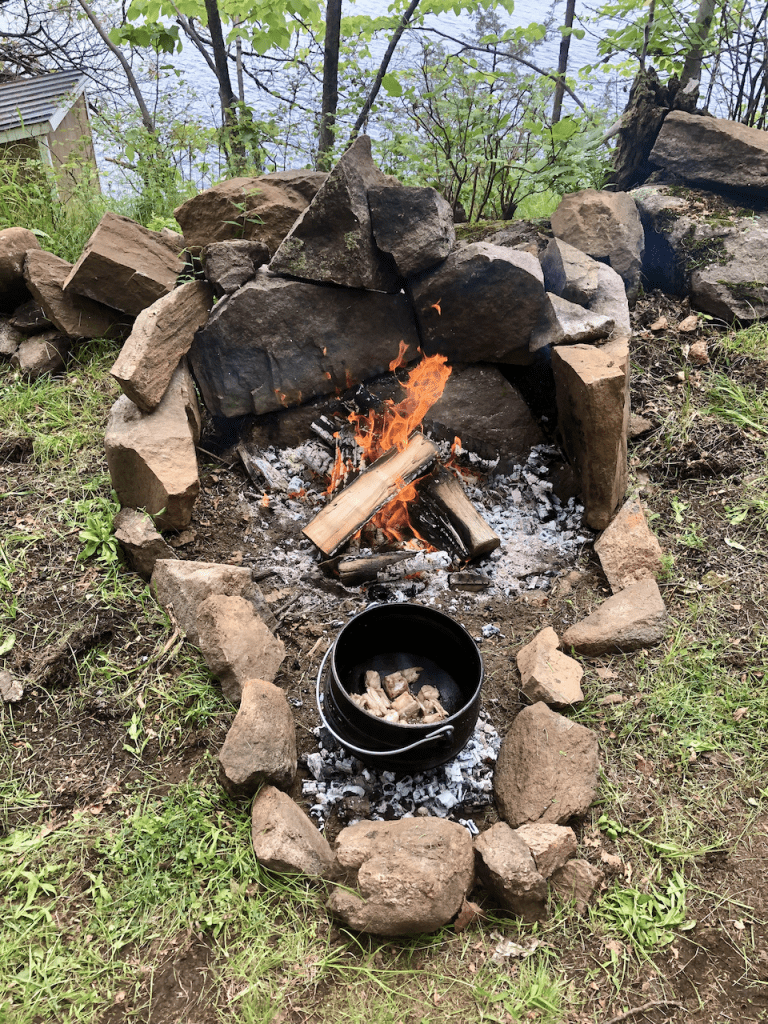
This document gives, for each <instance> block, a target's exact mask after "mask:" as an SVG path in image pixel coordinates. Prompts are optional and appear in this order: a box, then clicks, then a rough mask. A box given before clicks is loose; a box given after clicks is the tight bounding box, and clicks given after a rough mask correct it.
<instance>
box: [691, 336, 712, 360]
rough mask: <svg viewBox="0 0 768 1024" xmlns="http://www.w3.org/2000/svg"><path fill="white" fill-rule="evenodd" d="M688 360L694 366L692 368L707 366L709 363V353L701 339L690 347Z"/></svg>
mask: <svg viewBox="0 0 768 1024" xmlns="http://www.w3.org/2000/svg"><path fill="white" fill-rule="evenodd" d="M688 359H689V360H690V361H691V362H692V363H693V364H694V366H706V365H707V363H708V362H709V351H708V349H707V343H706V341H704V339H703V338H702V339H701V340H700V341H696V342H694V344H693V345H691V348H690V351H689V352H688Z"/></svg>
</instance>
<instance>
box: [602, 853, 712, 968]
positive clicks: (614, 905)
mask: <svg viewBox="0 0 768 1024" xmlns="http://www.w3.org/2000/svg"><path fill="white" fill-rule="evenodd" d="M685 896H686V884H685V879H684V878H683V875H682V873H681V872H680V871H674V872H673V873H672V877H671V878H670V879H669V881H668V882H667V884H666V886H664V887H663V888H662V889H659V888H658V887H657V886H655V885H653V884H652V883H651V884H649V885H648V891H647V892H641V891H640V890H639V889H636V888H624V887H622V886H620V885H617V886H616V887H615V888H614V889H613V890H611V892H609V893H607V895H605V896H604V897H603V899H602V900H601V901H600V903H599V905H598V906H597V908H596V910H595V911H594V913H595V916H596V917H597V918H598V919H599V920H600V921H601V922H602V923H603V924H604V925H605V927H606V928H608V929H609V930H610V931H614V932H618V933H619V935H621V936H623V938H625V939H627V940H628V941H629V942H630V943H631V944H632V945H633V946H634V947H635V949H636V950H638V952H646V953H647V952H650V951H652V950H653V949H656V948H657V947H659V946H666V945H668V943H670V942H672V941H673V939H674V938H675V929H682V930H688V929H690V928H693V927H694V925H695V924H696V922H695V921H688V920H686V916H685Z"/></svg>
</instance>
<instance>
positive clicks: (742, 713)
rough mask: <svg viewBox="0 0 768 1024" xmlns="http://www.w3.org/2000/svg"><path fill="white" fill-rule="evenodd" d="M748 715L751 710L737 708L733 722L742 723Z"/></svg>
mask: <svg viewBox="0 0 768 1024" xmlns="http://www.w3.org/2000/svg"><path fill="white" fill-rule="evenodd" d="M748 714H749V708H736V710H735V711H734V712H733V720H734V722H740V721H741V720H742V718H746V717H747V715H748Z"/></svg>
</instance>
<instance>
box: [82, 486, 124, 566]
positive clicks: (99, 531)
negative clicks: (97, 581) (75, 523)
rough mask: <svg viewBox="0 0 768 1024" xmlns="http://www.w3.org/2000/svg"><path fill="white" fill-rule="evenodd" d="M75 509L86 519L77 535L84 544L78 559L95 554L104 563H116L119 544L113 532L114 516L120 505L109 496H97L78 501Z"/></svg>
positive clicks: (91, 556)
mask: <svg viewBox="0 0 768 1024" xmlns="http://www.w3.org/2000/svg"><path fill="white" fill-rule="evenodd" d="M75 509H76V512H77V514H78V517H84V519H85V526H84V527H83V529H82V530H80V532H79V533H78V535H77V536H78V539H79V540H80V542H81V544H82V545H83V547H82V550H81V551H80V554H79V555H78V560H80V559H87V558H93V557H94V556H95V558H96V561H97V562H101V564H102V565H106V566H110V565H114V564H115V563H116V562H117V561H118V558H119V546H118V543H117V538H116V537H115V535H114V533H113V529H114V518H115V516H116V515H117V513H118V512H119V511H120V506H119V505H117V504H116V503H115V502H114V501H111V500H109V499H108V498H104V497H102V496H97V497H94V498H84V499H82V500H81V501H78V502H77V503H76V505H75Z"/></svg>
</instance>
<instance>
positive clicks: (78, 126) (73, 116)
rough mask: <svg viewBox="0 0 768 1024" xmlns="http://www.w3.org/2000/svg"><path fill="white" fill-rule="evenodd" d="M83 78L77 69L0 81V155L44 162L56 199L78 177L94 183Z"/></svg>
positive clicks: (65, 197) (64, 196) (70, 188)
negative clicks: (48, 171)
mask: <svg viewBox="0 0 768 1024" xmlns="http://www.w3.org/2000/svg"><path fill="white" fill-rule="evenodd" d="M87 81H88V79H87V77H86V76H85V75H84V74H83V73H82V72H81V71H55V72H52V73H51V74H46V75H37V76H36V77H35V78H16V79H14V80H12V81H10V82H4V83H3V84H0V161H2V162H6V161H13V162H18V161H23V160H32V161H35V162H39V163H41V164H42V165H43V166H44V167H46V168H49V169H50V170H51V171H53V173H54V176H55V179H56V182H57V186H58V191H59V198H60V199H61V200H62V202H66V201H67V200H68V199H69V198H70V197H71V196H72V195H73V193H74V191H75V189H76V187H77V185H78V184H79V183H81V182H83V181H85V180H91V181H94V180H95V181H96V182H97V183H98V172H97V168H96V157H95V154H94V151H93V139H92V137H91V126H90V124H89V122H88V108H87V106H86V102H85V86H86V82H87Z"/></svg>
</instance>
